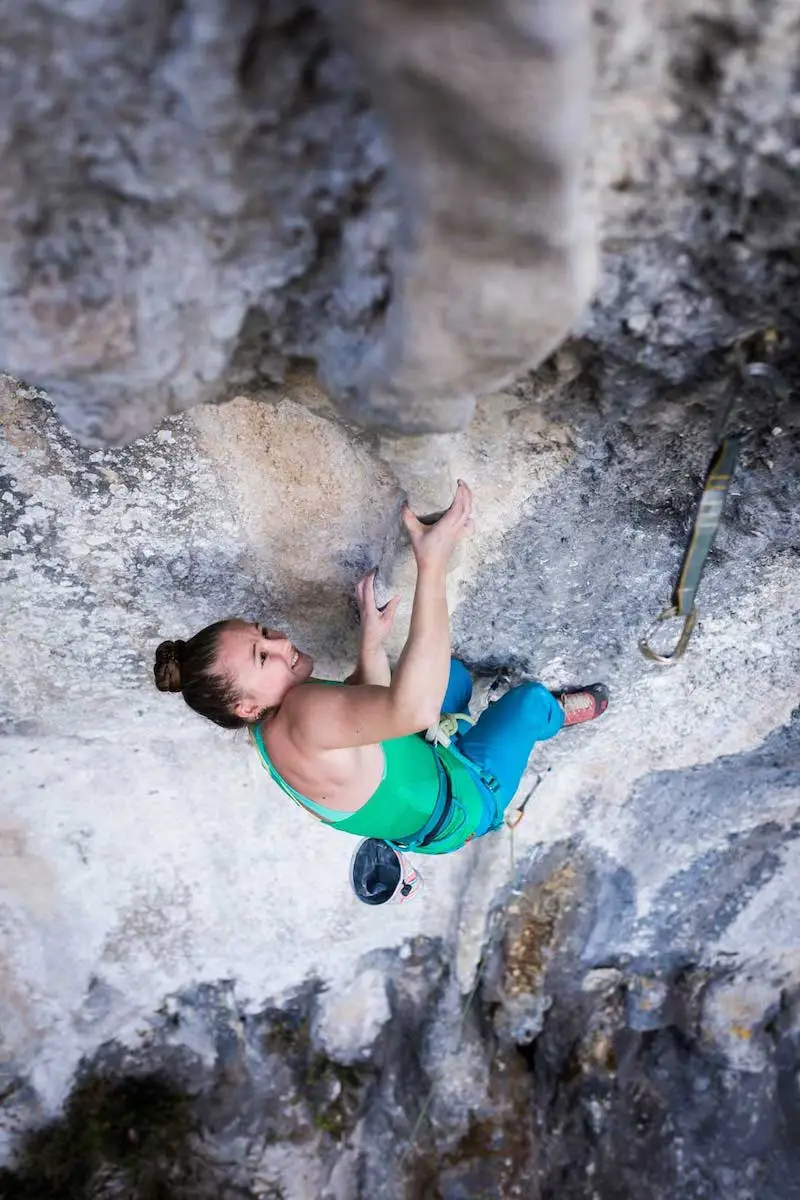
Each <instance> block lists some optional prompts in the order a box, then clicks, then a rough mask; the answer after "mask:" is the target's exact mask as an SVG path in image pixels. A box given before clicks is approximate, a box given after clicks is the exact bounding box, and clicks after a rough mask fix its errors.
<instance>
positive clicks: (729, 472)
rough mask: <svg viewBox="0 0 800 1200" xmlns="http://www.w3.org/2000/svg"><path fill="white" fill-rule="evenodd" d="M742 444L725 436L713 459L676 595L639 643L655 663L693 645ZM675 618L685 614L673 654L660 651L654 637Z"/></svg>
mask: <svg viewBox="0 0 800 1200" xmlns="http://www.w3.org/2000/svg"><path fill="white" fill-rule="evenodd" d="M741 447H742V439H741V438H739V437H729V438H724V439H723V441H722V442H721V443H720V445H719V446H718V447H717V451H716V453H715V455H714V457H713V458H712V460H711V464H710V466H709V468H708V471H707V473H706V478H705V483H704V484H703V494H702V495H701V497H700V503H699V504H698V506H697V512H696V513H695V517H694V523H693V525H692V532H691V536H690V537H689V543H688V545H687V547H686V551H685V553H684V556H683V563H682V564H681V569H680V574H679V575H678V582H677V583H676V584H675V588H674V590H673V592H672V598H671V600H670V603H669V604H668V605H667V606H666V608H664V609H662V611H661V612H660V613H659V614H658V616H657V617H656V619H655V621H654V622H653V624H652V625H651V626H650V628H649V629H648V631H647V633H646V634H645V635H644V637H643V638H642V639H641V640H640V642H639V649H640V650H641V652H642V654H644V656H645V658H649V659H650V660H651V661H652V662H657V663H660V664H661V665H662V666H669V665H670V664H672V663H675V662H677V661H678V659H679V658H680V657H681V655H682V654H683V652H684V650H685V649H686V647H687V646H688V644H689V638H690V637H691V636H692V633H693V632H694V627H695V625H696V624H697V609H696V608H695V606H694V601H695V596H696V595H697V589H698V588H699V587H700V580H701V579H702V578H703V570H704V568H705V565H706V559H707V558H708V552H709V550H710V549H711V547H712V545H713V544H714V538H715V537H716V535H717V530H718V529H719V523H720V521H721V520H722V511H723V509H724V507H725V499H726V497H727V495H728V488H729V487H730V485H731V480H732V479H733V472H734V471H735V469H736V460H737V459H738V457H739V451H740V450H741ZM673 617H683V618H684V622H683V629H682V630H681V633H680V637H679V638H678V641H677V642H676V644H675V648H674V650H672V652H671V653H669V654H660V653H659V652H658V651H657V650H654V649H653V648H652V646H651V645H650V638H651V637H652V636H653V632H654V631H655V630H656V629H657V628H658V625H659V623H660V622H661V621H669V620H670V619H672V618H673Z"/></svg>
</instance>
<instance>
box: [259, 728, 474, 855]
mask: <svg viewBox="0 0 800 1200" xmlns="http://www.w3.org/2000/svg"><path fill="white" fill-rule="evenodd" d="M250 733H251V738H252V741H253V744H254V745H255V747H256V750H257V751H258V755H259V758H260V759H261V762H262V764H263V765H264V767H266V769H267V770H268V771H269V773H270V775H271V776H272V778H273V780H274V781H275V783H276V784H277V785H278V787H279V788H280V789H281V791H283V792H285V793H286V795H287V796H290V797H291V798H292V800H294V801H295V803H297V804H299V805H300V807H301V808H304V809H305V810H306V811H307V812H310V813H312V814H313V815H314V816H316V817H318V818H319V819H320V820H322V821H324V822H325V823H326V824H328V825H332V826H334V827H335V828H336V829H341V830H342V831H343V832H344V833H354V834H356V835H357V836H359V837H374V838H383V840H384V841H387V842H400V843H402V842H403V841H405V840H406V839H408V838H410V837H412V836H413V835H414V834H416V833H418V832H419V830H420V829H422V828H423V826H424V825H425V824H426V822H427V821H428V820H429V819H430V817H431V815H432V814H433V812H434V809H435V807H436V802H437V799H438V796H439V772H438V769H437V766H436V756H437V755H438V758H439V761H440V763H441V765H442V767H443V768H444V770H445V772H446V774H447V776H448V778H449V780H450V787H451V790H452V796H453V812H452V814H451V816H450V818H449V820H448V821H447V822H446V824H445V826H444V828H443V829H441V830H440V832H439V833H438V834H437V836H436V838H435V839H434V840H433V841H432V842H430V843H429V844H428V845H427V846H425V847H415V848H414V853H415V854H448V853H450V851H452V850H458V849H459V847H461V846H463V845H464V843H465V842H467V841H469V839H470V838H471V837H472V835H473V834H474V833H475V831H476V830H477V829H478V828H479V827H480V826H481V824H482V822H483V817H484V812H485V805H486V799H485V797H484V795H483V793H482V792H481V790H480V789H479V787H478V784H477V782H476V780H475V778H474V776H473V775H472V773H471V771H470V769H469V767H468V766H467V765H466V764H465V762H464V760H463V759H462V758H461V757H460V755H458V754H457V753H456V752H455V751H454V750H452V749H450V748H449V747H445V746H437V747H436V748H434V747H433V746H432V745H431V744H430V743H429V742H427V741H426V740H425V738H424V737H423V736H422V734H416V733H413V734H409V735H408V736H407V737H401V738H392V739H391V740H390V741H387V742H381V749H382V750H383V756H384V762H385V767H384V772H383V778H382V780H381V782H380V783H379V784H378V787H377V789H376V790H375V791H374V792H373V793H372V795H371V796H370V798H369V800H367V801H366V803H365V804H362V806H361V808H359V809H358V810H357V811H356V812H353V813H341V812H338V811H336V810H334V809H329V808H324V807H323V806H322V805H320V804H316V803H315V802H314V801H313V800H309V799H308V797H307V796H302V795H301V794H300V793H299V792H297V791H296V790H295V789H294V788H293V787H292V786H291V784H289V783H287V782H286V780H285V779H284V778H283V776H282V775H281V774H280V773H279V772H278V770H277V769H276V767H275V766H274V764H273V762H272V760H271V759H270V757H269V754H268V753H267V749H266V746H265V745H264V738H263V735H262V732H261V726H260V725H254V726H251V730H250Z"/></svg>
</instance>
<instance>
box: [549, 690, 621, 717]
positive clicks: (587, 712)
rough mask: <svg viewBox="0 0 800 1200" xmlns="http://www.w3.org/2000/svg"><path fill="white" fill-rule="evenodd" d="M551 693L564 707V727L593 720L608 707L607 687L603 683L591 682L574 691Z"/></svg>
mask: <svg viewBox="0 0 800 1200" xmlns="http://www.w3.org/2000/svg"><path fill="white" fill-rule="evenodd" d="M553 695H554V696H555V698H556V700H558V702H559V704H560V705H561V707H562V708H563V709H564V725H565V727H566V726H567V725H581V724H583V722H584V721H594V719H595V717H600V716H602V715H603V713H604V712H605V711H606V709H607V708H608V699H609V696H608V688H607V687H606V685H605V684H604V683H591V684H589V686H588V687H585V688H581V689H580V690H579V691H576V692H554V693H553Z"/></svg>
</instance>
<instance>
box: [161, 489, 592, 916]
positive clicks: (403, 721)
mask: <svg viewBox="0 0 800 1200" xmlns="http://www.w3.org/2000/svg"><path fill="white" fill-rule="evenodd" d="M402 521H403V524H404V525H405V529H406V531H407V533H408V537H409V539H410V541H411V546H412V549H413V552H414V558H415V560H416V570H417V579H416V587H415V590H414V602H413V607H412V611H411V623H410V628H409V633H408V638H407V640H406V643H405V646H404V648H403V651H402V653H401V655H400V657H399V659H398V662H397V666H396V667H395V670H394V672H392V671H391V670H390V667H389V660H388V657H387V654H386V650H385V641H386V638H387V636H388V634H389V631H390V630H391V628H392V623H393V620H394V616H395V612H396V610H397V605H398V598H397V597H394V598H393V599H391V600H390V601H389V602H388V604H386V605H385V606H384V607H383V608H379V607H378V606H377V603H376V599H375V572H374V571H372V572H370V573H369V574H367V575H365V576H364V578H363V579H361V580H360V582H359V583H358V584H357V586H356V596H357V600H358V608H359V614H360V618H361V640H360V646H359V652H358V661H357V665H356V669H355V671H354V672H353V674H352V675H350V677H349V678H348V679H347V680H346V681H345V683H343V684H341V683H339V684H337V683H332V682H331V681H328V680H318V679H315V678H314V677H313V674H312V672H313V669H314V663H313V661H312V659H311V658H310V657H309V655H308V654H305V653H303V652H302V651H301V650H298V649H297V648H296V647H295V646H294V645H293V643H292V641H291V639H290V638H289V637H287V635H286V634H285V633H280V632H278V631H277V630H275V629H270V628H268V627H266V626H264V625H262V624H260V623H256V622H252V621H245V620H239V619H231V620H225V621H219V622H217V623H215V624H213V625H209V626H208V627H207V628H205V629H202V630H201V631H200V632H199V633H196V634H195V635H194V637H192V638H190V639H189V640H188V641H167V642H162V643H161V644H160V645H159V646H158V648H157V650H156V655H155V667H154V674H155V681H156V686H157V687H158V688H159V690H160V691H166V692H178V691H179V692H182V693H183V697H184V700H185V701H186V703H187V704H188V705H189V706H190V707H191V708H193V709H194V710H195V712H198V713H200V714H201V715H202V716H204V717H208V718H209V719H210V720H212V721H214V722H216V724H217V725H221V726H223V727H224V728H227V729H231V728H237V727H239V726H248V727H249V730H250V736H251V740H252V742H253V745H254V747H255V749H256V752H257V753H258V755H259V757H260V759H261V761H262V763H263V765H264V766H265V767H266V769H267V770H268V771H269V773H270V775H271V776H272V778H273V779H274V781H275V783H276V784H277V785H278V787H279V788H281V790H282V791H283V792H285V793H286V794H287V795H288V796H290V797H291V798H292V799H293V800H294V801H295V802H296V803H297V804H299V805H300V807H301V808H303V809H305V810H306V812H309V813H311V814H313V815H314V816H315V817H317V818H318V819H319V820H321V821H322V822H324V823H325V824H327V825H331V826H333V827H334V828H335V829H339V830H342V831H343V832H345V833H353V834H357V835H359V836H361V837H362V838H365V839H367V841H366V842H365V843H362V847H363V850H362V852H361V854H360V858H359V856H358V855H356V857H355V858H354V865H353V868H352V870H353V883H354V887H355V889H356V893H357V895H359V897H360V899H362V900H364V901H365V902H366V903H381V902H383V901H384V900H387V899H390V898H393V897H394V896H395V892H396V890H397V889H396V887H395V886H394V885H395V884H397V883H398V882H399V881H400V876H401V875H402V874H403V871H404V870H405V867H406V865H407V864H406V861H405V859H404V858H403V855H402V852H403V851H408V850H413V851H415V852H416V853H419V854H449V853H450V852H451V851H453V850H458V849H459V848H460V847H461V846H463V845H464V844H465V843H466V842H468V841H470V839H472V838H475V837H481V836H482V835H483V834H485V833H488V832H489V831H490V830H492V829H497V828H499V826H500V825H501V824H502V821H503V814H504V810H505V809H506V807H507V805H508V804H509V803H510V802H511V800H512V799H513V798H514V795H515V793H516V791H517V789H518V787H519V784H520V781H521V779H522V775H523V772H524V770H525V767H526V765H527V762H528V758H529V756H530V753H531V750H532V749H533V746H534V745H535V744H536V742H539V741H543V740H545V739H546V738H551V737H554V736H555V734H557V733H558V732H559V730H560V729H561V728H562V727H564V726H570V725H576V724H578V723H580V722H583V721H590V720H592V719H593V718H595V717H598V716H600V714H601V713H603V712H604V711H605V709H606V707H607V705H608V691H607V689H606V687H605V686H604V685H603V684H592V685H591V686H588V687H585V688H582V689H581V690H580V691H564V692H561V693H559V694H557V695H556V694H554V693H552V692H550V691H549V690H548V689H547V688H546V687H545V686H544V685H543V684H541V683H537V682H533V681H529V682H525V683H521V684H520V685H519V686H517V687H514V688H511V689H510V690H509V691H507V692H506V694H505V695H503V696H502V697H501V698H500V699H499V700H497V701H496V702H495V703H493V704H491V705H489V706H488V707H487V708H486V710H485V711H484V712H483V713H482V714H481V715H480V717H479V718H478V719H477V721H475V722H474V723H472V722H471V720H470V718H469V716H468V714H467V708H468V705H469V701H470V698H471V694H472V682H471V679H470V676H469V673H468V671H467V669H466V667H465V666H464V665H463V664H462V663H461V662H459V661H458V660H456V659H452V658H451V657H450V621H449V614H448V610H447V597H446V592H445V582H446V576H447V569H448V564H449V562H450V558H451V556H452V554H453V551H454V550H455V547H456V546H457V545H458V543H459V542H461V541H462V540H463V539H465V538H468V537H470V535H471V534H472V532H473V530H474V522H473V517H472V493H471V491H470V489H469V487H468V486H467V485H466V483H464V482H463V481H459V484H458V487H457V490H456V494H455V497H454V499H453V502H452V504H451V505H450V507H449V509H448V510H447V511H446V512H445V513H444V514H443V515H442V516H441V517H440V518H439V519H438V520H437V521H436V522H435V523H434V524H424V523H423V522H422V521H420V520H419V519H418V518H417V517H416V516H415V515H414V514H413V513H412V512H411V511H410V509H409V508H408V506H407V505H405V506H404V507H403V511H402ZM448 718H449V719H448ZM424 731H428V732H427V736H426V733H425V732H424ZM398 864H400V865H398ZM412 874H413V873H412ZM403 878H404V879H405V882H404V884H403V888H401V889H400V890H401V892H402V891H405V892H406V893H407V892H408V891H410V890H411V888H410V885H409V884H408V880H407V879H406V878H405V876H403Z"/></svg>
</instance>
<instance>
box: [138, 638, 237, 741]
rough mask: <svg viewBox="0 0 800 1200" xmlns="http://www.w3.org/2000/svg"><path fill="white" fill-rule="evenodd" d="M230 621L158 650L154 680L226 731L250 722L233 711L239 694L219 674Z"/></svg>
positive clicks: (163, 645)
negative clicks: (222, 636) (221, 644)
mask: <svg viewBox="0 0 800 1200" xmlns="http://www.w3.org/2000/svg"><path fill="white" fill-rule="evenodd" d="M226 624H227V622H226V621H217V622H215V624H214V625H207V626H206V628H205V629H201V630H200V632H199V633H196V634H195V635H194V637H192V638H189V640H188V642H182V641H180V640H178V641H175V642H161V644H160V645H159V646H157V647H156V660H155V663H154V665H153V676H154V678H155V681H156V687H157V688H158V690H159V691H160V692H182V693H183V698H184V700H185V701H186V703H187V704H188V705H189V707H190V708H193V709H194V711H195V712H196V713H199V714H200V716H201V717H208V719H209V721H213V722H214V724H215V725H221V726H222V728H223V729H240V728H241V726H243V725H246V724H247V721H245V719H244V718H243V717H238V716H237V715H236V713H235V712H234V711H233V710H234V706H235V705H236V704H237V703H238V701H239V700H240V696H239V693H238V692H237V690H236V688H235V687H234V686H233V684H232V683H231V681H230V679H229V678H228V677H227V676H226V675H222V674H220V673H219V672H218V671H217V670H216V662H217V652H218V650H219V636H220V634H221V633H222V631H223V629H224V628H225V626H226Z"/></svg>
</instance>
